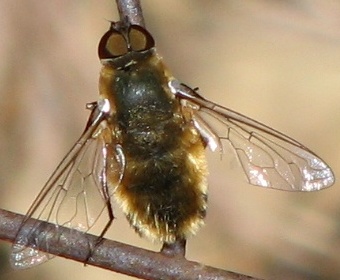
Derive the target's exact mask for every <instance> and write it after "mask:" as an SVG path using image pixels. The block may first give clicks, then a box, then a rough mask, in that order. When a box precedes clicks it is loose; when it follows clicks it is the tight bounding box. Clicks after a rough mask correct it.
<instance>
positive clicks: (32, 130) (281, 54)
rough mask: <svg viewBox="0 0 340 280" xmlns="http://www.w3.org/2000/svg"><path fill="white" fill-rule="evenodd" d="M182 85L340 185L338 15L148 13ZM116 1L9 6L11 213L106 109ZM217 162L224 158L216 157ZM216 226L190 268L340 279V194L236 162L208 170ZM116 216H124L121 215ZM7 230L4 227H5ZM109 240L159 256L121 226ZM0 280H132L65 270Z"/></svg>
mask: <svg viewBox="0 0 340 280" xmlns="http://www.w3.org/2000/svg"><path fill="white" fill-rule="evenodd" d="M143 8H144V14H145V19H146V23H147V27H148V29H149V30H150V31H151V33H152V34H153V35H154V37H155V39H156V42H157V46H158V50H159V52H160V53H161V54H162V55H163V56H164V58H165V60H166V61H167V64H168V65H169V67H170V68H171V69H172V71H173V73H174V75H175V76H176V77H177V78H178V79H180V80H181V81H183V82H185V83H187V84H189V85H191V86H192V87H196V86H198V87H199V88H200V91H201V93H202V94H203V95H205V96H206V97H207V98H208V99H211V100H214V101H216V102H218V103H220V104H222V105H224V106H227V107H230V108H233V109H235V110H236V111H240V112H242V113H244V114H246V115H248V116H251V117H253V118H255V119H257V120H260V121H262V122H264V123H266V124H268V125H270V126H272V127H275V128H277V129H279V130H280V131H283V132H285V133H287V134H288V135H290V136H292V137H294V138H296V139H298V140H299V141H301V142H302V143H304V144H305V145H306V146H308V147H310V148H311V149H312V150H313V151H315V152H316V153H317V154H319V155H321V156H322V157H323V158H324V159H325V160H326V161H327V163H329V164H330V165H331V166H332V168H333V170H334V172H335V174H337V173H339V174H340V161H339V154H340V141H339V139H340V110H339V103H340V2H337V1H321V0H315V1H305V0H300V1H294V0H290V1H288V0H287V1H278V0H277V1H268V0H267V1H263V0H262V1H260V0H253V1H239V0H225V1H203V0H200V1H199V0H187V1H180V0H176V1H175V0H173V1H151V0H148V1H147V0H145V1H143ZM115 11H116V6H115V3H114V1H109V0H104V1H94V0H83V1H69V0H67V1H66V0H58V1H38V0H26V1H20V0H3V1H1V2H0V61H1V63H0V155H1V161H0V207H1V208H4V209H8V210H11V211H16V212H20V213H24V212H25V211H27V209H28V207H29V206H30V203H31V202H32V201H33V199H34V198H35V196H36V195H37V193H38V192H39V190H40V188H41V187H42V186H43V184H44V182H45V181H46V179H47V178H48V176H49V175H50V173H51V172H52V171H53V169H54V168H55V166H56V165H57V163H58V162H59V161H60V160H61V158H62V157H63V155H64V154H65V153H66V151H67V150H68V149H69V147H71V145H72V144H73V142H74V141H75V140H76V139H77V137H78V136H79V134H80V133H81V132H82V129H83V127H84V125H85V122H86V120H87V116H88V112H87V111H86V110H85V109H84V105H85V103H86V102H89V101H94V100H96V98H97V92H98V91H97V80H98V73H99V70H100V63H99V61H98V58H97V53H96V52H97V44H98V41H99V39H100V37H101V36H102V34H103V33H104V32H106V30H107V28H108V26H109V24H108V22H107V20H116V19H117V15H116V12H115ZM216 158H218V156H217V157H216ZM209 167H210V170H211V176H210V196H209V213H208V218H207V222H206V223H207V224H206V226H205V227H204V228H203V229H202V230H201V231H200V232H199V234H198V235H197V236H196V237H193V238H191V239H190V240H189V242H188V258H189V259H192V260H196V261H200V262H202V263H205V264H208V265H212V266H217V267H221V268H224V269H228V270H232V271H236V272H241V273H244V274H248V275H252V276H256V277H261V278H265V279H340V188H339V183H336V184H335V185H334V186H333V187H332V188H330V189H327V190H324V191H321V192H315V193H289V192H280V191H274V190H267V189H262V188H258V187H253V186H250V185H248V184H247V183H246V180H245V177H244V176H243V175H242V173H241V172H240V167H238V165H237V163H236V161H235V159H233V156H232V155H231V156H230V158H229V159H227V160H226V161H224V162H223V164H220V163H216V164H215V163H214V162H212V163H211V164H210V165H209ZM117 211H118V210H117ZM0 222H1V221H0ZM107 237H108V238H111V239H115V240H118V241H124V242H127V243H130V244H134V245H138V246H143V247H146V248H152V249H155V250H158V248H159V246H157V245H151V244H150V243H149V242H147V241H145V240H141V239H140V238H139V237H138V236H137V235H136V234H135V233H134V232H133V230H131V229H130V228H129V227H128V225H127V224H126V223H125V221H124V218H121V219H119V220H118V221H117V222H116V221H115V223H114V225H113V227H112V229H111V230H110V232H109V233H108V235H107ZM9 251H10V245H9V244H8V243H4V242H2V243H1V244H0V279H10V280H14V279H15V280H21V279H25V280H28V279H36V280H39V279H49V280H59V279H63V280H69V279H72V280H78V279H81V280H87V279H94V278H95V279H103V280H104V279H130V278H129V277H125V276H121V275H119V274H113V273H111V272H108V271H103V270H101V269H98V268H94V267H90V266H88V267H83V265H82V264H80V263H76V262H72V261H69V260H65V259H61V258H55V259H54V260H52V261H50V262H48V263H46V264H44V265H42V266H39V267H37V268H33V269H29V270H24V271H13V270H11V268H10V267H9V265H8V254H9Z"/></svg>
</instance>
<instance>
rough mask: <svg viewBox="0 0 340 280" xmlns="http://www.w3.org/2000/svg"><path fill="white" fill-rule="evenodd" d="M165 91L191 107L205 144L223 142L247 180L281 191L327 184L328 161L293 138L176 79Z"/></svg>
mask: <svg viewBox="0 0 340 280" xmlns="http://www.w3.org/2000/svg"><path fill="white" fill-rule="evenodd" d="M169 87H170V88H171V91H172V92H173V93H174V94H175V95H176V96H177V97H178V98H180V99H181V102H182V106H183V107H184V110H191V114H192V121H193V123H194V125H195V127H196V128H197V129H198V131H199V132H200V133H201V135H202V137H203V139H204V140H205V141H206V143H207V145H208V146H209V147H210V148H211V149H212V150H216V149H218V148H219V149H220V152H223V146H224V145H229V146H230V147H231V148H232V149H233V150H234V151H235V153H236V156H237V158H238V160H239V162H240V163H241V166H242V168H243V171H244V173H245V174H246V176H247V178H248V181H249V183H250V184H252V185H257V186H261V187H268V188H274V189H280V190H286V191H316V190H321V189H323V188H327V187H329V186H331V185H333V183H334V181H335V178H334V175H333V172H332V170H331V169H330V167H329V166H328V165H327V164H326V163H325V162H324V161H323V160H322V159H321V158H320V157H318V156H317V155H316V154H315V153H313V152H312V151H311V150H309V149H308V148H307V147H305V146H304V145H302V144H300V143H299V142H297V141H296V140H294V139H292V138H290V137H289V136H286V135H285V134H283V133H281V132H279V131H277V130H274V129H272V128H270V127H268V126H266V125H264V124H262V123H260V122H257V121H255V120H253V119H251V118H248V117H246V116H244V115H242V114H240V113H237V112H235V111H232V110H230V109H228V108H225V107H222V106H220V105H218V104H215V103H213V102H210V101H208V100H206V99H204V98H203V97H201V96H200V95H198V94H197V93H196V91H195V90H193V89H191V88H189V87H187V86H186V85H183V84H180V83H178V82H177V81H176V80H173V81H170V82H169Z"/></svg>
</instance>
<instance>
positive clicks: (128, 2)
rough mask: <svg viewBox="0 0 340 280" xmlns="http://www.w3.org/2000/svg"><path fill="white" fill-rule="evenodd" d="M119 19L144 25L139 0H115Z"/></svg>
mask: <svg viewBox="0 0 340 280" xmlns="http://www.w3.org/2000/svg"><path fill="white" fill-rule="evenodd" d="M116 2H117V7H118V12H119V17H120V20H121V21H126V20H127V21H128V22H130V23H132V24H137V25H140V26H145V23H144V17H143V13H142V6H141V4H140V1H139V0H116Z"/></svg>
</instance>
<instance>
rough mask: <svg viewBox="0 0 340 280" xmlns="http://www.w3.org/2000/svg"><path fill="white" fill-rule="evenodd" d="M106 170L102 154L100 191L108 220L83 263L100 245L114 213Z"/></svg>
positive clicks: (105, 161) (105, 162)
mask: <svg viewBox="0 0 340 280" xmlns="http://www.w3.org/2000/svg"><path fill="white" fill-rule="evenodd" d="M104 149H107V147H105V148H104ZM106 154H107V151H106V152H105V155H106ZM106 170H107V158H106V157H105V156H104V169H103V172H102V182H101V183H102V187H103V188H102V191H103V196H104V200H105V204H106V209H107V211H108V214H109V220H108V222H107V223H106V225H105V227H104V229H103V230H102V232H101V233H100V235H99V236H98V238H97V241H96V243H95V244H94V246H93V248H91V249H90V252H89V254H88V256H87V258H86V260H85V265H86V263H87V262H88V260H89V259H90V258H91V256H92V254H93V252H94V251H95V250H96V248H97V247H98V246H99V245H100V243H101V242H102V241H103V239H104V235H105V234H106V232H107V231H108V229H109V228H110V226H111V224H112V222H113V220H114V218H115V217H114V215H113V210H112V204H111V198H110V192H109V188H108V185H107V177H106V174H107V173H106Z"/></svg>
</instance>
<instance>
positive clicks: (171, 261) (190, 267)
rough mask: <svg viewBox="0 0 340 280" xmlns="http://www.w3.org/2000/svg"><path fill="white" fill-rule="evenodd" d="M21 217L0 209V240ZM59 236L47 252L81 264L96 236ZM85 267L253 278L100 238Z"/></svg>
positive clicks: (151, 275)
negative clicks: (101, 240)
mask: <svg viewBox="0 0 340 280" xmlns="http://www.w3.org/2000/svg"><path fill="white" fill-rule="evenodd" d="M23 217H24V216H23V215H19V214H15V213H13V212H9V211H6V210H2V209H0V221H1V222H0V239H2V240H5V241H9V242H14V239H15V235H16V232H17V231H18V229H19V226H20V224H21V222H22V219H23ZM36 222H37V220H35V219H30V221H29V223H36ZM38 223H39V225H38V227H39V228H41V229H42V230H41V231H40V232H39V233H37V234H39V235H40V234H41V235H43V236H45V235H46V234H49V235H50V236H53V229H54V225H53V224H50V223H47V222H43V221H38ZM35 225H37V224H35ZM60 228H62V227H60ZM56 236H57V234H56ZM59 236H60V235H59ZM62 237H63V238H58V239H56V240H50V239H49V243H48V252H49V253H50V254H53V255H58V256H60V257H64V258H67V259H72V260H74V261H78V262H82V263H83V262H84V261H85V260H86V259H87V257H88V255H89V252H90V249H89V248H94V246H95V244H96V242H97V241H98V237H97V236H94V235H91V234H87V233H83V232H80V231H76V230H71V229H69V228H62ZM32 240H35V238H34V237H32ZM44 249H46V248H43V247H42V250H44ZM87 264H88V265H94V266H98V267H101V268H104V269H108V270H111V271H115V272H119V273H123V274H126V275H130V276H134V277H138V278H140V279H148V280H159V279H178V280H182V279H183V280H184V279H185V280H191V279H202V280H206V279H209V280H210V279H211V280H212V279H219V280H227V279H228V280H236V279H238V280H246V279H247V280H250V279H255V278H252V277H249V276H246V275H241V274H237V273H234V272H229V271H224V270H221V269H217V268H213V267H210V266H206V265H203V264H200V263H197V262H192V261H188V260H186V259H185V258H184V257H181V256H179V257H168V256H165V255H163V254H161V253H157V252H152V251H148V250H145V249H141V248H137V247H134V246H130V245H127V244H123V243H120V242H116V241H112V240H107V239H104V240H103V242H102V243H100V245H98V246H97V247H96V249H95V250H94V251H93V252H92V254H91V258H90V259H89V260H88V261H87ZM255 280H256V279H255Z"/></svg>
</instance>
